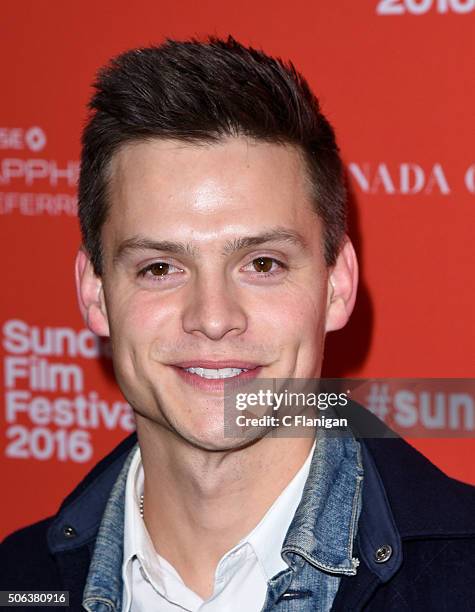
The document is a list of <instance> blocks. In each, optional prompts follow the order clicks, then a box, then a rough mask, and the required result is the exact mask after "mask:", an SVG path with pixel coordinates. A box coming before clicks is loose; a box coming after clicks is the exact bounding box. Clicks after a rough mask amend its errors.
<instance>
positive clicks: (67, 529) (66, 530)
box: [63, 525, 77, 538]
mask: <svg viewBox="0 0 475 612" xmlns="http://www.w3.org/2000/svg"><path fill="white" fill-rule="evenodd" d="M63 535H64V537H65V538H75V537H76V536H77V533H76V530H75V529H74V527H71V525H65V526H64V527H63Z"/></svg>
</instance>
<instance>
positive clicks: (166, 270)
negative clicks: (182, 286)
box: [139, 261, 183, 278]
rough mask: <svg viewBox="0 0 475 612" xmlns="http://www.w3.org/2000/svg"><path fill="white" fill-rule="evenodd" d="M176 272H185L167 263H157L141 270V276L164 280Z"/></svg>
mask: <svg viewBox="0 0 475 612" xmlns="http://www.w3.org/2000/svg"><path fill="white" fill-rule="evenodd" d="M176 272H183V270H181V269H180V268H177V267H176V266H174V265H173V264H170V263H168V262H166V261H155V262H153V263H151V264H149V265H148V266H146V267H145V268H143V269H142V270H140V271H139V276H142V277H149V278H150V277H154V278H163V277H164V276H170V275H171V274H172V273H176Z"/></svg>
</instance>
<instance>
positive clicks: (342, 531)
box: [83, 430, 363, 612]
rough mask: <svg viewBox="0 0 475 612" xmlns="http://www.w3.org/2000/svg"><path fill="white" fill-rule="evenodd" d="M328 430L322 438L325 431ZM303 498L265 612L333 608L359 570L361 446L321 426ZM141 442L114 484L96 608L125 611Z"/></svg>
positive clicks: (95, 560) (95, 585) (92, 604)
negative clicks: (128, 530)
mask: <svg viewBox="0 0 475 612" xmlns="http://www.w3.org/2000/svg"><path fill="white" fill-rule="evenodd" d="M320 432H321V435H320ZM320 432H319V435H318V436H317V444H316V446H315V451H314V454H313V457H312V462H311V466H310V472H309V475H308V478H307V481H306V483H305V487H304V491H303V495H302V499H301V501H300V504H299V506H298V508H297V511H296V513H295V516H294V518H293V520H292V522H291V524H290V526H289V529H288V531H287V535H286V537H285V540H284V544H283V546H282V551H281V555H282V558H283V559H284V561H285V562H286V563H287V565H288V568H287V569H286V570H283V571H281V572H279V573H278V574H277V575H276V576H274V577H273V578H272V579H271V580H269V582H268V589H267V596H266V600H265V603H264V607H263V608H262V612H268V611H270V610H273V611H279V612H306V611H310V610H312V611H315V612H328V611H329V610H330V609H331V606H332V603H333V600H334V598H335V595H336V592H337V590H338V587H339V583H340V577H341V576H342V575H347V576H353V575H355V574H356V572H357V567H358V564H359V561H358V559H356V558H354V557H353V554H352V552H353V545H354V540H355V536H356V529H357V525H358V519H359V515H360V511H361V489H362V480H363V465H362V459H361V448H360V444H359V442H357V441H356V440H355V439H354V438H353V437H351V436H345V437H330V436H326V435H325V434H324V430H320ZM134 451H135V447H134V448H133V449H132V451H131V452H130V453H129V455H128V457H127V460H126V461H125V463H124V465H123V468H122V470H121V472H120V474H119V477H118V478H117V480H116V483H115V485H114V487H113V489H112V492H111V495H110V497H109V500H108V502H107V506H106V510H105V512H104V515H103V519H102V522H101V526H100V528H99V533H98V536H97V540H96V544H95V548H94V554H93V557H92V561H91V565H90V569H89V574H88V578H87V582H86V587H85V589H84V595H83V607H84V608H85V609H86V610H88V611H89V612H121V610H122V559H123V540H124V507H125V485H126V480H127V474H128V470H129V466H130V462H131V460H132V457H133V454H134Z"/></svg>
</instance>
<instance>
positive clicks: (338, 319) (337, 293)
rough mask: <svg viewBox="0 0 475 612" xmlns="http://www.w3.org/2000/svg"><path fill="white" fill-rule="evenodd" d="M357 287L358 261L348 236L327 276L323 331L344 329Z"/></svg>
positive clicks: (351, 309) (353, 303)
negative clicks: (325, 314)
mask: <svg viewBox="0 0 475 612" xmlns="http://www.w3.org/2000/svg"><path fill="white" fill-rule="evenodd" d="M357 287H358V260H357V259H356V253H355V250H354V248H353V245H352V244H351V241H350V239H349V238H348V236H346V237H345V241H344V243H343V247H342V248H341V250H340V252H339V254H338V257H337V260H336V263H335V265H334V266H333V268H331V270H330V274H329V276H328V300H327V317H326V325H325V331H326V332H329V331H334V330H336V329H341V328H342V327H344V326H345V325H346V323H347V321H348V319H349V318H350V315H351V313H352V311H353V307H354V305H355V300H356V289H357Z"/></svg>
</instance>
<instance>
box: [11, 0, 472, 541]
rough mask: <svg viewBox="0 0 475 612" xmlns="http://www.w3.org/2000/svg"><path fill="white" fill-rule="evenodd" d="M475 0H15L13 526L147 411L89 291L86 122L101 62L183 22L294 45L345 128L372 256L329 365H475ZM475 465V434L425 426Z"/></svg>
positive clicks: (341, 369)
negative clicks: (82, 227)
mask: <svg viewBox="0 0 475 612" xmlns="http://www.w3.org/2000/svg"><path fill="white" fill-rule="evenodd" d="M474 31H475V0H361V1H359V2H355V1H354V0H340V1H339V2H334V1H333V0H323V1H319V2H308V1H303V0H296V1H294V2H293V3H291V4H289V3H287V2H282V1H280V0H272V2H271V1H270V0H263V1H262V2H255V1H250V0H241V2H239V3H232V4H231V3H226V2H221V1H218V0H203V1H202V2H192V1H191V0H184V1H183V2H180V3H177V2H176V1H171V0H154V1H150V2H146V1H145V0H136V1H135V2H134V3H131V2H128V1H127V2H126V1H123V0H114V1H112V0H107V1H103V2H91V1H90V0H87V1H86V0H81V2H68V3H64V2H61V1H59V0H49V2H47V3H39V2H35V1H34V0H29V1H28V0H26V1H24V2H21V3H19V4H18V3H17V4H13V3H7V4H5V5H4V6H3V7H2V17H1V20H0V34H1V35H0V51H1V53H0V65H1V70H0V74H1V79H2V91H3V95H2V97H1V99H0V111H1V112H0V117H1V119H0V163H1V167H0V221H1V227H2V240H1V241H0V249H1V259H0V265H1V267H2V290H3V291H2V293H3V299H2V301H1V304H0V324H1V326H2V330H1V335H2V342H1V351H2V355H1V367H2V369H3V377H2V385H3V388H2V389H1V390H0V392H1V401H2V403H3V406H2V410H1V411H0V415H1V419H2V420H1V423H0V430H1V440H2V447H1V458H0V461H1V464H2V466H1V483H0V487H1V490H2V492H3V499H4V503H3V504H2V509H1V513H2V521H1V530H0V537H1V536H2V535H4V534H5V533H7V532H8V531H10V530H12V529H13V528H16V527H19V526H21V525H23V524H26V523H27V522H31V521H33V520H37V519H39V518H42V517H44V516H46V515H47V514H49V513H52V512H54V511H55V510H56V508H57V506H58V504H59V502H60V500H61V499H62V498H63V497H64V495H65V494H66V492H68V491H69V490H70V489H71V488H72V486H73V485H74V484H75V483H76V482H77V481H78V480H79V478H80V477H81V476H82V475H83V474H84V473H85V472H86V471H87V470H88V469H89V468H90V467H91V465H93V463H94V462H95V461H96V460H97V459H98V458H99V457H101V456H102V455H104V454H105V453H106V452H107V451H108V450H109V449H110V448H112V446H113V445H114V444H115V443H116V442H117V441H118V440H119V439H121V438H122V437H124V435H126V433H128V431H130V429H131V427H132V423H131V419H130V415H129V413H128V409H127V406H126V404H125V402H124V400H123V398H122V397H121V395H120V392H119V391H118V390H117V388H116V387H115V385H114V382H113V377H112V375H111V372H110V365H109V362H108V359H107V357H106V356H104V355H102V356H99V358H98V355H99V354H100V350H99V347H98V346H97V345H96V342H95V340H94V338H93V337H92V336H91V335H90V334H89V333H88V332H86V331H85V330H84V326H83V323H82V321H81V319H80V316H79V313H78V309H77V306H76V300H75V293H74V286H73V260H74V255H75V251H76V249H77V247H78V244H79V232H78V226H77V221H76V218H75V216H74V210H75V203H76V202H75V181H76V177H77V161H78V158H79V138H80V130H81V126H82V125H83V123H84V120H85V117H86V110H85V108H86V103H87V100H88V97H89V95H90V83H91V82H92V79H93V76H94V73H95V71H96V70H97V68H98V67H99V66H101V65H102V64H103V63H104V62H105V61H106V60H107V59H108V58H110V57H111V56H112V55H114V54H117V53H118V52H120V51H122V50H125V49H127V48H130V47H135V46H143V45H148V44H150V43H157V42H160V41H162V40H163V39H164V38H165V37H167V36H168V37H178V38H183V37H189V36H192V35H195V36H203V35H205V34H217V35H227V34H228V33H231V34H233V35H234V36H235V37H236V38H238V39H240V40H241V41H243V42H245V43H250V44H253V45H254V46H259V47H262V48H264V49H265V50H266V51H268V52H269V53H271V54H275V55H279V56H282V57H284V58H291V59H292V60H293V62H294V63H295V64H296V66H297V67H298V68H299V69H300V70H301V71H302V72H303V73H304V74H305V75H306V76H307V78H308V80H309V82H310V84H311V85H312V87H313V88H314V90H315V91H316V93H317V95H318V96H319V97H320V100H321V102H322V106H323V109H324V111H325V112H326V114H327V115H328V116H329V118H330V119H331V120H332V122H333V123H334V125H335V126H336V129H337V135H338V137H339V142H340V145H341V149H342V153H343V156H344V159H345V163H346V164H347V166H348V170H349V176H350V181H351V188H352V200H353V211H352V234H353V237H354V240H355V243H356V245H357V249H358V253H359V256H360V261H361V268H362V282H361V287H360V292H359V300H358V305H357V308H356V311H355V313H354V316H353V319H352V321H351V323H350V325H349V326H348V327H347V328H346V329H345V330H343V331H341V332H337V333H335V334H334V335H333V336H332V337H329V339H328V347H327V356H326V364H325V374H326V375H327V376H353V377H471V376H473V371H474V365H475V364H474V362H475V360H474V349H475V326H474V324H473V300H474V297H475V274H474V264H475V258H474V256H473V241H474V221H475V155H474V150H473V142H474V136H475V134H474V132H475V117H474V108H475V82H474V78H473V65H474V59H475V37H474V36H473V33H474ZM413 443H414V444H415V446H417V447H418V448H420V449H421V450H423V452H425V454H426V455H427V456H429V457H430V458H431V459H432V461H434V462H435V463H436V464H437V465H440V466H441V467H442V468H443V469H444V470H445V471H447V472H448V473H449V474H451V475H453V476H455V477H458V478H460V479H463V480H465V481H469V482H475V465H474V462H473V456H474V450H475V444H474V441H473V439H464V440H462V439H451V440H449V439H444V440H440V439H438V440H436V439H432V440H431V439H430V438H428V439H417V440H413Z"/></svg>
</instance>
